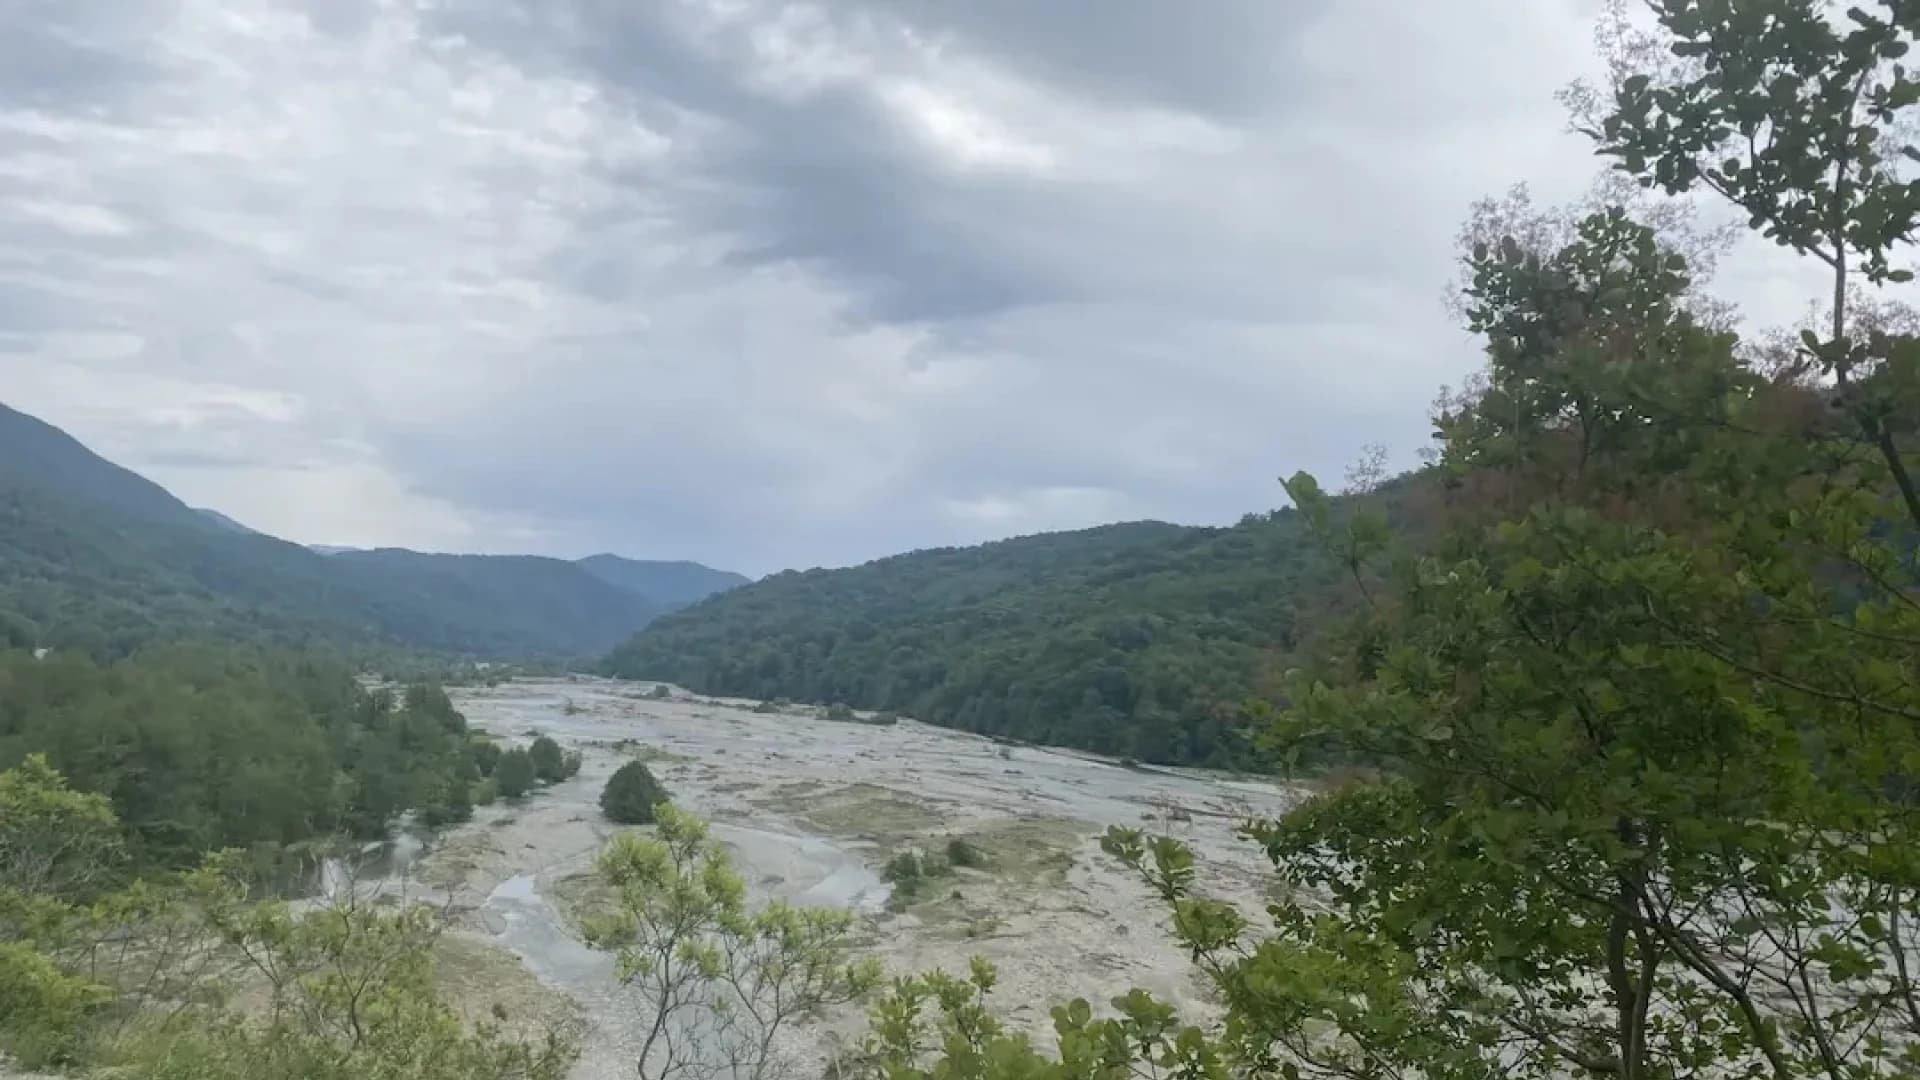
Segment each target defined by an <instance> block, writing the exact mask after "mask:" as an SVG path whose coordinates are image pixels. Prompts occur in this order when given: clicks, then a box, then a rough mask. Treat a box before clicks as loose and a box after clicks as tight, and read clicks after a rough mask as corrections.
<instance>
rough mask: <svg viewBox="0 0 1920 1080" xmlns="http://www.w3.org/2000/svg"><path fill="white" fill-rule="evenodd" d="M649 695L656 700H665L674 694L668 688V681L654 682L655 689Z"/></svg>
mask: <svg viewBox="0 0 1920 1080" xmlns="http://www.w3.org/2000/svg"><path fill="white" fill-rule="evenodd" d="M647 696H648V697H650V698H652V699H653V700H655V701H665V700H667V699H668V698H671V697H672V696H673V691H672V690H669V689H667V684H666V683H654V684H653V690H652V691H651V692H650V693H648V694H647Z"/></svg>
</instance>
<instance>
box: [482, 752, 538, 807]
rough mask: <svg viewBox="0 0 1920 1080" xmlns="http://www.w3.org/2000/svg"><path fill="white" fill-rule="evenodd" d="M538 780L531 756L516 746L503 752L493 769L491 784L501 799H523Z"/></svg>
mask: <svg viewBox="0 0 1920 1080" xmlns="http://www.w3.org/2000/svg"><path fill="white" fill-rule="evenodd" d="M539 779H540V774H539V772H538V771H537V770H536V769H535V768H534V765H533V755H532V754H530V753H528V752H527V751H526V750H523V749H521V748H520V747H517V746H516V747H514V748H513V749H511V750H507V751H505V752H503V753H502V754H501V755H500V763H499V764H498V765H495V766H494V767H493V783H494V786H495V787H496V788H497V789H498V790H499V792H500V797H501V798H505V799H521V798H525V797H526V795H527V793H528V792H530V791H532V790H533V788H534V785H535V784H536V783H538V782H539Z"/></svg>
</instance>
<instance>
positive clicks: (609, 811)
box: [600, 761, 671, 825]
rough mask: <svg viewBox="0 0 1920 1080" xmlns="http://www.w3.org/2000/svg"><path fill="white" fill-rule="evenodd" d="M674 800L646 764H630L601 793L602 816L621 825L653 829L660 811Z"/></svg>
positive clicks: (620, 769)
mask: <svg viewBox="0 0 1920 1080" xmlns="http://www.w3.org/2000/svg"><path fill="white" fill-rule="evenodd" d="M670 801H671V799H670V797H669V796H668V794H667V789H666V788H665V787H663V786H662V785H661V783H660V781H659V780H656V779H655V778H654V775H653V771H652V770H651V769H648V768H647V765H646V763H645V762H643V761H629V762H627V763H626V764H624V765H622V766H620V767H619V768H618V769H615V770H614V772H613V775H612V776H611V777H608V778H607V786H606V787H605V788H604V789H602V790H601V792H600V812H601V813H603V814H605V815H606V816H607V819H608V820H609V821H617V822H619V823H620V824H622V825H651V824H653V821H654V818H655V816H656V815H657V813H658V811H659V808H660V807H661V806H663V805H665V804H667V803H668V802H670Z"/></svg>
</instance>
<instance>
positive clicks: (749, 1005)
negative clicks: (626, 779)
mask: <svg viewBox="0 0 1920 1080" xmlns="http://www.w3.org/2000/svg"><path fill="white" fill-rule="evenodd" d="M652 810H653V814H654V820H655V822H656V824H657V830H656V832H655V834H654V835H644V836H643V835H636V834H631V833H629V834H623V835H620V836H617V837H615V838H614V840H613V841H612V842H611V843H609V844H608V845H607V847H606V849H605V850H604V851H602V852H601V854H600V858H599V861H598V863H597V868H598V871H599V875H600V879H601V880H602V881H603V882H605V883H606V884H607V885H609V886H611V887H612V889H613V890H614V894H615V896H614V901H615V902H614V905H613V910H612V912H611V913H609V914H607V915H604V916H600V917H597V918H594V919H591V920H589V922H588V925H587V938H588V941H589V942H590V943H591V944H593V945H594V946H595V947H597V948H601V949H606V950H608V951H610V952H612V953H614V955H615V956H616V958H617V961H618V963H617V971H618V974H619V978H620V981H621V982H622V983H624V984H626V985H627V986H629V987H632V988H633V989H635V990H636V991H637V992H638V995H637V997H638V1001H639V1002H640V1015H639V1017H638V1020H639V1022H640V1037H641V1043H640V1051H639V1055H638V1058H637V1060H636V1061H635V1063H634V1068H635V1070H636V1071H637V1073H638V1075H639V1076H641V1077H643V1078H645V1080H668V1078H673V1077H687V1078H691V1080H707V1078H710V1077H726V1078H729V1080H765V1078H768V1077H775V1076H782V1075H785V1074H786V1073H787V1072H788V1071H789V1069H788V1062H787V1060H786V1059H785V1058H784V1057H783V1055H782V1053H781V1044H780V1041H779V1040H780V1035H781V1033H782V1031H783V1030H785V1029H786V1028H787V1027H788V1026H789V1025H791V1024H792V1023H794V1022H795V1021H797V1020H800V1019H802V1018H805V1017H808V1016H811V1015H814V1014H816V1013H818V1012H820V1011H821V1010H823V1009H827V1008H830V1007H832V1006H836V1005H843V1004H846V1003H849V1002H852V1001H856V1000H858V999H860V998H861V997H863V996H864V995H865V994H866V993H867V992H868V991H870V990H871V989H872V987H873V986H874V985H875V984H876V983H877V982H878V979H879V970H878V967H877V965H876V964H874V963H873V962H870V961H869V962H856V961H855V960H853V958H852V951H853V949H852V932H853V916H852V914H851V913H849V912H847V911H844V910H839V909H825V908H811V907H796V906H794V905H791V904H787V903H785V902H781V901H775V902H773V903H771V904H768V905H767V906H765V907H764V908H762V909H760V910H759V911H757V912H755V911H750V910H749V909H748V906H747V895H746V884H745V882H743V881H742V880H741V878H740V875H739V874H738V873H736V872H735V871H734V869H733V867H732V866H731V865H730V863H729V861H728V859H727V856H726V854H725V852H724V851H722V850H721V849H720V848H719V847H717V846H716V845H714V844H713V842H712V841H711V840H709V839H708V836H707V827H706V825H705V823H703V822H701V821H700V820H699V819H697V818H695V817H693V816H691V815H689V814H687V813H686V812H685V811H682V810H678V809H676V808H675V807H674V806H673V804H671V803H667V802H662V803H659V804H657V805H655V806H654V807H653V808H652Z"/></svg>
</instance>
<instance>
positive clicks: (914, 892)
mask: <svg viewBox="0 0 1920 1080" xmlns="http://www.w3.org/2000/svg"><path fill="white" fill-rule="evenodd" d="M952 872H953V868H952V867H950V866H948V865H947V864H946V863H944V862H940V861H938V860H935V859H930V858H928V857H927V855H926V853H925V852H922V851H920V850H919V849H918V848H912V849H909V850H906V851H902V852H900V853H899V854H897V855H895V856H894V857H893V858H891V859H888V860H887V864H886V865H885V866H883V867H881V868H880V879H881V880H882V881H885V882H886V883H887V884H889V885H892V886H893V898H892V904H893V906H894V907H896V908H898V907H900V906H903V905H905V904H907V903H909V902H911V901H913V900H916V899H918V898H919V896H920V890H921V889H923V888H925V887H926V885H927V883H928V882H930V881H932V880H933V879H935V878H939V877H945V876H946V875H948V874H950V873H952Z"/></svg>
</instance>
